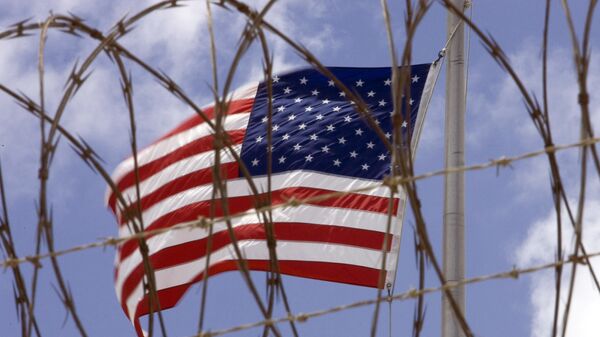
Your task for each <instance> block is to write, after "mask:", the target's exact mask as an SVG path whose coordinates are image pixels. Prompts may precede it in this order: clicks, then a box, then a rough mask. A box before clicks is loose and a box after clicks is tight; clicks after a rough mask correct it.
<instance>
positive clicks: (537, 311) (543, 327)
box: [517, 191, 600, 337]
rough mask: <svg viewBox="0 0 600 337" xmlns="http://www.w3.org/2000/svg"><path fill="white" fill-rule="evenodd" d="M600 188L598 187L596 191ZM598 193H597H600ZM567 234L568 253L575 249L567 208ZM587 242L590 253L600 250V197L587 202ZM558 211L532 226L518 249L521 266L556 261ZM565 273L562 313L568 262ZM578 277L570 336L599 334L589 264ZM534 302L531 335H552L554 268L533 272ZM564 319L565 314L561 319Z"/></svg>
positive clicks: (598, 299)
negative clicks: (554, 258)
mask: <svg viewBox="0 0 600 337" xmlns="http://www.w3.org/2000/svg"><path fill="white" fill-rule="evenodd" d="M596 192H597V191H596ZM596 195H597V194H596ZM563 223H564V227H563V230H564V232H563V234H564V240H563V242H564V245H565V247H564V249H565V256H568V255H569V254H571V252H572V251H573V243H574V239H573V231H572V230H571V225H570V224H569V223H568V221H567V217H566V216H565V215H564V212H563ZM583 227H584V229H583V231H584V244H585V247H586V249H587V251H588V252H589V253H592V252H597V251H599V250H600V201H599V200H593V201H589V202H588V203H587V205H586V212H585V218H584V223H583ZM556 231H557V229H556V215H555V213H554V212H550V213H549V214H548V215H547V216H546V217H545V218H543V219H541V220H540V221H537V222H536V223H535V224H534V225H533V226H532V228H531V229H530V230H529V233H528V235H527V238H526V239H525V240H524V241H523V243H522V244H521V246H520V247H519V249H518V252H517V261H518V263H519V265H520V266H530V265H537V264H542V263H548V262H552V261H553V260H552V258H553V256H555V254H556ZM591 262H592V266H593V267H594V270H595V271H596V273H597V272H598V270H600V260H598V258H595V259H592V260H591ZM563 270H564V274H563V285H562V289H561V301H560V302H561V317H562V312H563V311H564V307H565V303H566V301H567V293H568V283H569V277H570V270H571V266H570V265H569V266H566V267H565V268H564V269H563ZM576 275H577V279H576V282H575V292H574V297H573V302H572V307H571V311H570V315H569V318H570V319H569V323H568V325H567V326H568V328H567V329H568V330H567V336H572V337H586V336H590V337H591V336H597V335H598V331H600V321H599V320H598V319H597V314H598V312H600V296H599V295H598V291H597V289H596V287H595V285H594V283H593V281H592V278H591V275H590V272H589V270H588V267H587V266H584V265H579V266H578V267H577V274H576ZM530 279H531V286H530V287H531V294H530V302H531V306H532V309H533V310H532V317H533V321H532V322H531V336H533V337H538V336H540V337H541V336H549V335H550V333H551V331H552V322H553V313H554V296H555V290H554V289H555V285H554V271H553V270H550V271H545V272H540V273H536V274H534V275H532V276H531V277H530ZM559 322H562V318H561V319H560V320H559Z"/></svg>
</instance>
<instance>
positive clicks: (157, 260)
mask: <svg viewBox="0 0 600 337" xmlns="http://www.w3.org/2000/svg"><path fill="white" fill-rule="evenodd" d="M264 230H265V227H264V225H263V224H248V225H243V226H239V227H236V228H234V234H235V238H236V240H237V241H243V240H266V238H267V236H266V234H265V231H264ZM274 232H275V237H276V239H277V240H285V241H307V242H323V243H332V244H343V245H350V246H357V247H361V248H370V249H374V250H381V248H382V246H383V243H384V238H385V233H381V232H376V231H369V230H364V229H356V228H349V227H340V226H329V225H315V224H307V223H285V222H282V223H275V226H274ZM391 241H392V240H391V235H390V236H389V237H388V241H387V243H388V246H387V251H389V250H390V248H391ZM207 243H208V239H207V238H205V239H200V240H196V241H191V242H187V243H184V244H180V245H176V246H172V247H167V248H164V249H162V250H160V251H157V252H156V253H154V254H152V255H151V256H150V263H151V264H152V267H153V269H154V270H160V269H164V268H169V267H172V266H176V265H179V264H183V263H187V262H191V261H193V260H196V259H200V258H202V257H204V256H205V254H206V246H207ZM230 243H231V240H230V237H229V233H228V231H227V230H224V231H220V232H217V233H214V234H213V237H212V248H211V250H212V251H213V252H214V251H217V250H219V249H221V248H223V247H225V246H227V245H228V244H230ZM143 276H144V265H143V263H140V264H138V265H137V266H136V267H135V268H134V269H133V270H132V271H131V272H130V273H129V275H127V278H126V280H125V282H123V287H122V290H121V298H124V299H127V298H128V297H129V295H130V294H131V292H132V291H133V290H134V289H135V287H136V286H137V285H138V284H139V282H140V281H141V280H142V277H143Z"/></svg>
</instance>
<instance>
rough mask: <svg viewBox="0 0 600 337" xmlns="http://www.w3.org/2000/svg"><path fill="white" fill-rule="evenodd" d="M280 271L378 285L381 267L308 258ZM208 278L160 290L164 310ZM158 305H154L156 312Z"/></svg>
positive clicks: (231, 266) (232, 264) (140, 310)
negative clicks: (195, 284) (318, 260)
mask: <svg viewBox="0 0 600 337" xmlns="http://www.w3.org/2000/svg"><path fill="white" fill-rule="evenodd" d="M246 263H247V266H248V268H249V269H251V270H257V271H269V270H270V261H265V260H246ZM237 269H238V266H237V261H231V260H230V261H222V262H219V263H217V264H214V265H212V266H211V267H210V268H209V269H208V273H207V274H208V275H209V276H212V275H216V274H219V273H223V272H227V271H232V270H237ZM279 270H280V272H281V273H282V274H286V275H291V276H299V277H304V278H311V279H315V280H323V281H330V282H339V283H346V284H354V285H359V286H366V287H372V288H377V283H378V282H379V275H380V272H381V271H380V270H379V269H373V268H367V267H361V266H354V265H348V264H342V263H330V262H308V261H280V262H279ZM203 278H204V272H202V273H199V274H198V275H197V276H196V277H195V278H194V279H193V280H192V281H191V282H189V283H184V284H181V285H179V286H176V287H171V288H167V289H162V290H159V291H157V296H158V299H159V302H160V308H161V309H170V308H172V307H174V306H175V305H176V304H177V302H179V300H180V299H181V298H182V297H183V295H184V294H185V292H186V291H187V290H188V289H189V288H190V287H191V286H192V285H193V284H194V283H196V282H198V281H201V280H202V279H203ZM148 299H149V297H148V295H146V296H145V297H144V298H143V299H142V300H141V301H140V302H138V305H137V309H136V314H135V320H136V321H137V320H138V319H139V317H140V316H143V315H147V314H148V313H149V312H150V311H149V306H148V303H149V302H148ZM124 303H125V302H124V301H123V302H122V304H121V305H122V306H123V308H124V310H125V312H127V309H126V306H125V304H124ZM157 308H158V305H157V306H156V307H155V308H154V311H156V310H157Z"/></svg>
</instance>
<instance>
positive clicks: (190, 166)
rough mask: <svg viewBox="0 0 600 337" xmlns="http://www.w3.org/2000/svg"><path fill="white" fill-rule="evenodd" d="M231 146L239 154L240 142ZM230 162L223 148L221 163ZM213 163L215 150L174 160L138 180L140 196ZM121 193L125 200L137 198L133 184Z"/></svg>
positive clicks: (229, 153)
mask: <svg viewBox="0 0 600 337" xmlns="http://www.w3.org/2000/svg"><path fill="white" fill-rule="evenodd" d="M232 148H233V150H234V151H235V152H236V153H238V154H239V153H240V151H241V149H242V144H238V145H234V146H233V147H232ZM232 162H235V159H234V157H233V156H232V155H231V152H230V151H229V149H224V150H223V151H221V163H222V164H225V163H232ZM214 163H215V152H214V151H213V150H210V151H207V152H202V153H200V154H197V155H194V156H191V157H188V158H185V159H182V160H180V161H178V162H175V163H173V164H171V165H169V166H167V167H165V168H164V169H162V170H161V171H159V172H158V173H156V174H154V175H152V176H150V177H148V178H147V179H145V180H144V181H142V182H140V196H141V197H142V198H143V197H145V196H147V195H148V194H150V193H152V192H154V191H156V190H157V189H159V188H161V187H162V186H164V185H165V184H168V183H169V182H171V181H172V180H174V179H177V178H179V177H182V176H184V175H186V174H190V173H193V172H196V171H199V170H203V169H206V168H209V167H212V166H213V165H214ZM122 194H123V197H124V198H125V200H136V199H137V192H136V190H135V185H133V186H131V187H129V188H127V189H125V190H124V191H123V192H122Z"/></svg>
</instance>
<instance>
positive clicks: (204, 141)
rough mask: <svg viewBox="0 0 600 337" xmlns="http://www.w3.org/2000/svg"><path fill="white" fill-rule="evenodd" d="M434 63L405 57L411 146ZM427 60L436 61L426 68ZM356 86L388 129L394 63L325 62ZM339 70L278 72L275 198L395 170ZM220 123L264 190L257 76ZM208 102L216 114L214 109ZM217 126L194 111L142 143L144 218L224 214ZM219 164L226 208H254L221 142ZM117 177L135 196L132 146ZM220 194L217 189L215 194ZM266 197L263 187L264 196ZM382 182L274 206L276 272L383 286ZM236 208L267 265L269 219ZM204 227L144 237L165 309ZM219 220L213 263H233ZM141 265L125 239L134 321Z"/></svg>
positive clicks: (398, 203)
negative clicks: (216, 185)
mask: <svg viewBox="0 0 600 337" xmlns="http://www.w3.org/2000/svg"><path fill="white" fill-rule="evenodd" d="M435 68H436V67H435V66H431V65H430V64H422V65H415V66H412V67H411V69H410V74H411V75H410V84H411V88H410V99H409V101H408V102H406V101H403V104H402V105H403V106H408V107H410V109H409V110H410V111H406V112H404V114H405V116H406V117H405V120H406V122H405V123H404V124H403V125H402V128H403V133H404V135H405V136H407V137H412V138H410V139H411V140H412V145H413V150H414V148H415V146H416V141H417V139H418V133H419V132H420V127H421V124H422V118H423V115H424V111H425V109H426V106H427V104H428V101H429V99H430V96H431V95H430V94H431V91H432V88H433V84H434V83H433V82H434V81H435V77H436V74H437V69H435ZM430 69H431V71H430ZM330 70H331V72H332V73H333V74H334V75H335V76H336V77H337V78H338V79H340V80H341V81H342V82H343V83H344V84H346V85H347V86H348V88H350V89H351V90H353V91H354V92H356V93H357V94H358V95H360V96H361V97H362V99H363V100H364V102H365V103H366V104H367V105H368V106H369V108H370V109H371V113H372V117H373V119H374V121H375V123H377V124H378V125H379V126H380V127H381V129H382V130H383V133H384V134H385V137H387V138H388V139H390V141H391V135H392V125H391V114H390V113H391V111H392V110H393V103H392V97H391V69H390V68H330ZM345 96H346V95H345V94H344V93H343V92H341V91H340V89H339V88H337V87H336V86H335V84H334V82H333V81H332V80H330V79H328V78H326V77H324V76H323V75H321V74H320V73H319V72H317V71H316V70H313V69H304V70H298V71H294V72H290V73H287V74H281V75H278V76H273V115H272V125H271V131H272V148H271V153H272V165H271V166H272V167H271V169H272V175H271V189H272V196H271V198H272V203H273V204H278V203H281V202H284V201H286V200H289V199H290V198H292V197H294V198H297V199H304V198H307V197H311V196H318V195H322V194H327V193H331V192H336V191H348V190H354V189H357V188H361V187H367V186H373V185H374V184H376V183H377V182H380V181H381V179H382V178H384V177H385V176H386V175H388V174H389V173H390V166H391V165H390V164H391V156H390V153H389V152H388V151H387V150H386V148H385V147H384V145H383V142H382V141H381V140H380V139H379V137H378V136H377V134H376V133H375V132H374V130H372V129H371V128H370V127H369V126H368V125H367V123H366V122H365V120H364V119H363V118H361V117H360V115H359V114H358V112H357V111H356V110H355V104H354V103H353V102H350V101H349V100H348V99H347V98H346V97H345ZM231 99H232V101H231V103H230V104H229V110H228V111H227V117H226V119H225V122H224V128H225V130H226V131H227V133H228V135H229V137H230V140H231V142H232V143H233V144H235V145H234V146H233V148H234V151H235V152H236V153H237V154H238V155H239V157H241V159H242V161H243V163H244V164H245V166H246V167H247V168H248V170H249V172H250V174H251V175H252V177H253V182H254V184H255V185H256V186H257V188H258V189H259V191H261V192H263V193H264V192H265V191H267V125H268V123H267V109H268V97H267V90H266V86H265V84H264V83H258V84H255V85H251V86H248V87H245V88H243V89H240V90H237V91H236V92H234V93H233V94H232V96H231ZM204 113H205V114H206V115H207V116H209V118H212V116H213V109H212V107H207V108H205V109H204ZM213 133H214V132H213V130H212V129H211V127H210V125H209V123H206V122H204V121H203V120H202V119H201V118H200V117H199V116H193V117H191V118H190V119H188V120H187V121H185V122H183V123H182V124H181V125H180V126H178V127H177V128H175V129H174V130H172V131H171V132H169V133H167V134H166V135H165V136H163V137H162V138H160V139H159V140H157V141H156V142H154V143H153V144H152V145H150V146H148V147H147V148H145V149H143V150H142V151H139V153H138V158H137V159H138V166H139V170H138V171H139V172H138V174H139V180H140V183H139V191H140V196H141V200H140V205H141V211H142V217H143V220H144V224H145V226H146V230H154V229H161V228H169V227H172V226H175V225H182V224H186V223H189V222H193V221H195V220H197V219H198V218H199V217H200V216H203V217H209V216H210V214H211V204H213V206H214V207H213V209H214V212H215V213H214V216H221V215H223V209H222V207H221V206H222V205H221V203H220V201H219V200H212V198H213V187H212V166H213V164H214V158H215V152H214V149H213V141H214V138H213ZM223 152H224V153H222V154H221V158H220V162H221V166H220V170H221V173H222V175H223V176H224V177H226V178H227V192H228V195H227V197H228V207H229V213H230V214H235V213H240V212H244V211H247V210H251V209H252V208H254V207H255V206H256V202H257V200H256V199H257V198H256V196H254V195H253V194H252V193H251V192H250V191H251V190H250V187H249V184H248V181H247V180H246V178H244V176H243V175H242V173H241V171H240V165H239V163H238V162H236V160H235V159H234V156H232V154H231V153H229V152H228V150H224V151H223ZM113 180H114V181H115V183H116V185H117V187H118V188H119V190H120V191H121V192H122V194H123V196H124V198H125V200H127V201H130V202H131V203H132V204H133V203H134V202H136V201H137V193H136V186H135V185H136V184H135V180H136V174H135V172H134V161H133V158H129V159H127V160H125V161H124V162H122V163H121V164H120V165H119V166H118V167H117V169H116V170H115V172H114V174H113ZM216 199H218V198H216ZM262 199H264V198H262ZM107 203H108V205H109V207H110V208H111V209H112V210H113V212H115V214H116V216H117V219H118V222H119V235H120V236H122V237H125V236H128V235H131V234H132V233H131V231H130V226H127V223H126V221H125V220H124V218H125V217H124V216H121V210H120V207H119V206H118V205H117V202H116V198H115V196H114V195H113V194H112V193H111V192H109V193H108V197H107ZM388 207H389V189H387V188H384V187H381V188H376V189H372V190H368V191H365V192H360V193H352V194H348V195H344V196H341V197H336V198H332V199H328V200H325V201H321V202H314V203H310V204H306V205H301V206H299V207H288V208H278V209H276V210H274V211H273V212H272V218H273V220H272V221H273V223H274V232H275V236H276V238H277V255H278V261H279V268H280V271H281V273H283V274H288V275H294V276H300V277H307V278H313V279H320V280H327V281H334V282H341V283H349V284H356V285H362V286H369V287H378V286H381V284H379V283H378V281H379V277H380V270H381V264H382V255H383V253H382V248H383V247H382V246H383V244H384V241H385V236H386V224H387V213H388ZM403 210H404V197H403V196H402V195H400V196H398V197H397V198H395V199H394V202H393V209H392V210H391V211H392V213H393V214H395V215H396V216H397V219H399V220H396V221H394V222H393V225H392V229H391V233H390V236H389V239H388V240H387V242H388V246H387V247H385V248H384V249H385V250H386V251H387V256H388V257H387V264H386V265H385V275H386V278H385V282H386V283H393V280H394V277H395V273H396V263H397V256H398V250H399V244H400V242H399V236H400V234H401V218H402V213H403ZM248 214H251V215H244V216H243V217H238V218H235V219H234V220H232V226H233V228H234V233H235V236H236V240H238V241H239V246H240V248H241V250H242V252H243V254H244V256H245V258H246V259H247V264H248V266H249V268H250V269H252V270H268V269H269V266H270V264H269V253H268V249H267V246H266V235H265V228H264V224H263V223H262V222H261V219H259V218H258V216H257V215H255V214H254V213H251V212H248ZM207 236H208V231H207V230H206V229H202V228H195V229H192V230H187V229H186V230H175V231H167V232H164V233H162V234H158V235H154V236H151V237H150V238H149V239H148V240H147V244H148V247H149V256H150V262H151V264H152V266H153V268H154V270H155V278H156V285H157V290H158V298H159V300H160V307H161V308H162V309H165V308H170V307H172V306H174V305H175V304H176V303H177V302H178V301H179V299H180V298H181V297H182V296H183V294H184V293H185V291H186V290H187V289H188V288H189V287H190V286H191V285H192V284H193V283H195V282H198V281H200V280H201V279H202V277H203V275H204V268H205V265H206V260H205V259H206V246H207ZM236 260H237V258H236V255H235V254H234V252H233V249H232V245H231V241H230V237H229V234H228V232H227V227H226V224H225V223H217V224H216V225H215V226H214V234H213V238H212V250H211V255H210V267H209V270H208V274H209V275H213V274H217V273H220V272H224V271H229V270H234V269H236V268H237V262H236ZM143 280H144V266H143V263H142V255H141V254H140V251H139V246H138V243H137V241H136V240H130V241H126V242H125V243H124V244H122V245H121V246H120V247H119V249H118V252H117V256H116V272H115V288H116V292H117V296H118V298H119V300H120V302H121V304H122V307H123V310H124V311H125V313H126V314H127V316H128V317H129V318H130V319H131V320H132V322H133V323H134V324H135V325H136V328H137V330H138V333H139V332H140V331H141V329H140V328H139V323H138V318H139V317H140V316H142V315H145V314H147V313H148V301H147V300H148V299H147V296H146V293H145V290H144V281H143Z"/></svg>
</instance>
